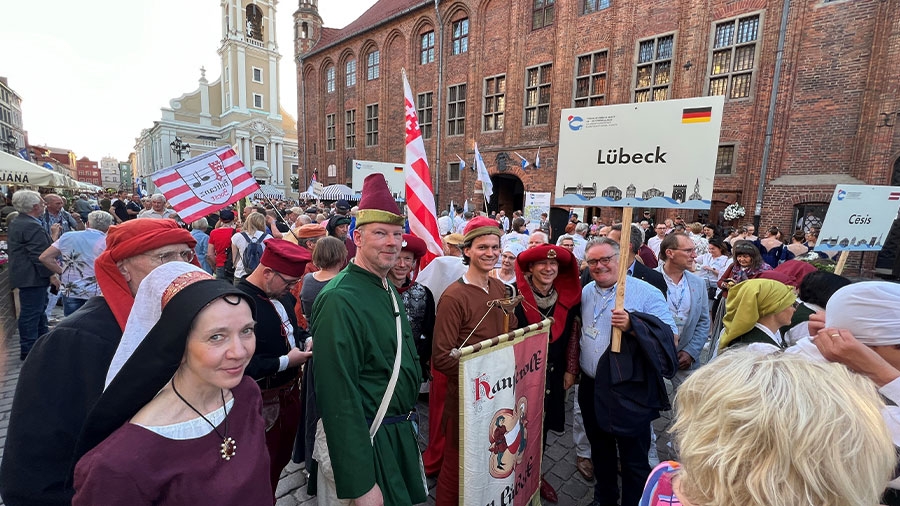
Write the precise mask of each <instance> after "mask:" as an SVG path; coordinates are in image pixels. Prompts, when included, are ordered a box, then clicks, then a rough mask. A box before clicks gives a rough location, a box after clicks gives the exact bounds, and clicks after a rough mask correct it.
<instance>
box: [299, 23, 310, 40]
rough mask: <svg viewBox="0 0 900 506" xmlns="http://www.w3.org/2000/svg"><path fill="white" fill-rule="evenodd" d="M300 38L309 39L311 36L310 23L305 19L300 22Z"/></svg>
mask: <svg viewBox="0 0 900 506" xmlns="http://www.w3.org/2000/svg"><path fill="white" fill-rule="evenodd" d="M300 38H301V39H308V38H309V24H308V23H307V22H306V21H304V22H303V23H301V24H300Z"/></svg>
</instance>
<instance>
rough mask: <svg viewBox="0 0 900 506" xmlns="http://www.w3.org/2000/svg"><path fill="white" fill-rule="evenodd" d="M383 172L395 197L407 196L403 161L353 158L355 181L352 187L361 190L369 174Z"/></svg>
mask: <svg viewBox="0 0 900 506" xmlns="http://www.w3.org/2000/svg"><path fill="white" fill-rule="evenodd" d="M376 173H377V174H383V175H384V179H385V181H387V184H388V188H389V189H390V190H391V194H393V195H394V198H406V178H405V177H404V176H403V164H402V163H387V162H372V161H368V160H353V180H352V181H353V182H352V185H351V187H352V188H353V190H354V191H356V192H361V191H362V188H363V181H364V180H365V179H366V176H368V175H369V174H376Z"/></svg>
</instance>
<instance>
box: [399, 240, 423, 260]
mask: <svg viewBox="0 0 900 506" xmlns="http://www.w3.org/2000/svg"><path fill="white" fill-rule="evenodd" d="M403 251H409V252H410V253H412V254H413V256H414V257H415V258H416V260H419V259H420V258H422V257H423V256H425V253H428V246H426V245H425V241H423V240H422V239H419V238H418V237H416V236H414V235H412V234H403Z"/></svg>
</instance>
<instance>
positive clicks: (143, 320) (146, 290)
mask: <svg viewBox="0 0 900 506" xmlns="http://www.w3.org/2000/svg"><path fill="white" fill-rule="evenodd" d="M193 271H200V272H203V273H205V272H206V271H204V270H203V269H201V268H199V267H197V266H196V265H193V264H189V263H187V262H168V263H165V264H162V265H160V266H159V267H157V268H156V269H153V271H151V272H150V274H148V275H147V277H146V278H144V280H143V281H141V285H140V286H139V287H138V291H137V295H135V296H134V306H132V309H131V312H130V313H129V314H128V322H127V323H126V324H125V331H124V332H123V333H122V340H121V341H119V347H118V348H116V353H115V354H114V355H113V359H112V362H111V363H110V364H109V371H108V372H107V373H106V383H105V384H104V385H103V389H104V390H106V387H108V386H109V384H110V383H111V382H112V380H113V378H115V377H116V374H118V373H119V371H120V370H121V369H122V366H123V365H125V362H127V361H128V358H129V357H131V354H132V353H134V350H136V349H137V347H138V345H140V344H141V341H143V340H144V338H145V337H147V334H148V333H149V332H150V329H152V328H153V326H154V325H156V322H158V321H159V317H160V315H161V314H162V295H163V292H164V291H165V290H166V288H168V287H169V285H170V284H171V283H172V281H173V280H174V279H175V278H177V277H178V276H181V275H182V274H185V273H188V272H193Z"/></svg>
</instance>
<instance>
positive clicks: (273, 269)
mask: <svg viewBox="0 0 900 506" xmlns="http://www.w3.org/2000/svg"><path fill="white" fill-rule="evenodd" d="M303 258H304V250H303V248H301V247H300V246H297V245H296V244H291V243H289V242H287V241H283V240H279V239H275V240H272V241H269V242H268V243H267V244H266V249H265V251H263V254H262V258H261V259H260V261H259V267H257V268H256V269H255V270H254V271H253V272H252V273H251V274H250V275H249V276H247V277H246V278H244V279H243V280H241V281H239V282H238V284H237V287H238V289H239V290H241V291H243V292H245V293H247V294H248V295H250V296H251V297H253V299H254V300H255V301H256V328H255V331H256V351H255V352H254V353H253V358H251V359H250V364H249V365H247V370H246V372H245V374H246V375H248V376H250V377H252V378H253V379H255V380H256V383H257V384H258V385H259V388H260V390H262V395H263V418H265V421H266V447H267V448H268V449H269V459H270V464H271V465H270V467H269V472H270V478H271V480H272V491H273V493H274V490H275V488H276V487H277V486H278V478H279V476H280V475H281V470H282V469H284V466H285V465H287V463H288V461H289V460H290V459H291V452H292V450H293V442H294V436H295V435H296V433H297V426H298V425H299V424H300V414H301V409H300V393H299V382H298V380H299V378H300V365H301V364H303V363H304V362H306V360H307V359H308V358H309V357H310V355H312V352H311V351H310V350H311V349H312V339H309V337H310V336H309V333H308V332H307V331H306V330H305V329H304V328H303V327H301V326H299V325H297V318H296V316H295V315H294V311H293V310H292V309H293V307H294V304H295V303H296V301H295V300H294V296H293V295H291V293H290V291H291V288H293V286H294V285H296V284H297V283H298V282H299V281H300V278H301V276H303V267H304V264H303ZM267 406H268V407H269V408H267Z"/></svg>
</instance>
